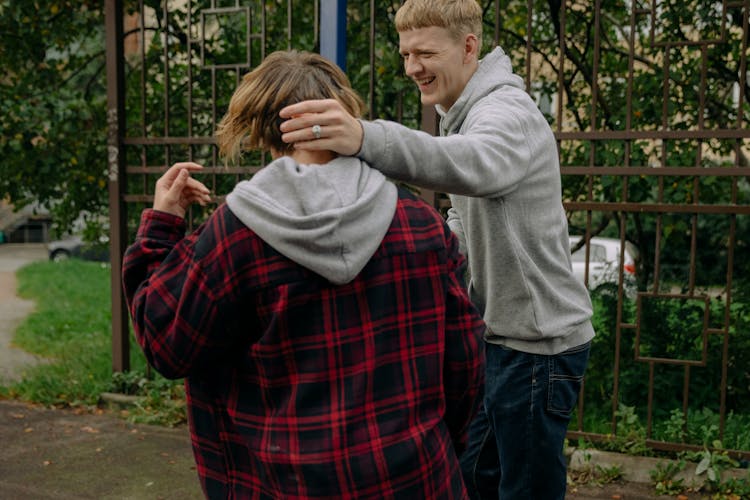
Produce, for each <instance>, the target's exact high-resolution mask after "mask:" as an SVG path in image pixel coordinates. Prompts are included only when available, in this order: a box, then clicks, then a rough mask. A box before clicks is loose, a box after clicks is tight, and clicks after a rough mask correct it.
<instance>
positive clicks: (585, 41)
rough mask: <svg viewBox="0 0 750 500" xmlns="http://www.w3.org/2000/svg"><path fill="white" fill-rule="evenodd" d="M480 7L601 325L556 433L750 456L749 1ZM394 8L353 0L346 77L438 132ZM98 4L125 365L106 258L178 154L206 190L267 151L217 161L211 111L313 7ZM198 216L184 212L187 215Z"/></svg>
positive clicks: (115, 0) (314, 22)
mask: <svg viewBox="0 0 750 500" xmlns="http://www.w3.org/2000/svg"><path fill="white" fill-rule="evenodd" d="M324 3H325V2H324ZM480 3H481V4H482V7H483V8H484V12H485V33H484V46H485V48H490V47H492V46H494V45H497V44H499V45H501V46H502V47H503V48H504V50H505V51H506V52H507V53H508V54H509V55H510V57H511V59H512V60H513V63H514V68H515V69H516V71H517V72H518V73H519V74H521V75H522V76H523V77H524V79H525V82H526V85H527V90H528V91H529V93H530V94H531V95H532V96H533V97H534V98H535V99H536V100H537V103H538V105H539V107H540V109H541V110H542V111H543V112H544V113H545V115H546V116H547V118H548V120H549V122H550V124H551V126H552V128H553V130H554V132H555V134H556V137H557V140H558V145H559V150H560V158H561V165H562V167H561V174H562V178H563V193H562V196H563V201H564V205H565V208H566V210H567V211H568V216H569V221H570V227H571V233H573V234H576V235H579V236H582V238H581V239H580V242H579V243H576V244H575V245H574V248H573V249H574V250H576V249H578V248H579V247H580V252H581V253H582V254H583V255H584V256H585V259H584V260H583V261H584V268H583V271H582V272H583V277H582V279H584V280H585V281H586V283H587V284H589V285H590V287H591V288H592V297H593V300H594V303H595V305H596V314H595V317H594V321H595V325H596V328H597V334H598V335H597V338H596V340H595V343H594V346H593V349H592V361H591V365H590V369H589V372H588V374H587V382H586V386H585V387H584V389H583V391H582V394H581V399H580V402H579V407H578V409H577V411H576V417H575V419H574V420H575V429H571V431H570V433H569V437H570V438H573V439H575V438H586V439H592V440H600V441H607V442H617V441H618V440H621V441H622V440H626V439H629V437H632V435H633V433H635V434H636V435H638V436H639V437H640V438H641V441H643V442H645V443H646V444H647V445H648V446H649V447H651V448H655V449H666V450H690V449H694V450H698V449H702V448H703V447H704V446H708V447H709V448H711V447H712V446H714V444H713V443H712V441H713V440H714V439H716V440H720V441H722V444H723V446H724V447H725V448H728V449H730V450H732V452H733V453H735V454H737V455H740V456H745V457H748V456H750V437H748V435H747V434H748V433H747V432H743V431H742V429H743V428H748V427H750V370H749V369H748V368H747V366H748V365H750V279H748V276H750V263H749V262H748V255H750V254H748V245H750V241H749V239H750V222H749V221H748V215H750V202H749V201H748V200H749V197H750V185H749V184H748V177H750V169H749V167H748V154H749V153H750V130H748V126H747V125H748V117H749V116H750V104H749V100H750V87H749V84H748V68H747V59H748V52H749V49H748V40H749V39H750V31H749V30H748V16H749V15H750V0H735V1H729V0H724V1H708V0H686V1H684V2H681V3H675V2H667V1H662V0H640V1H639V0H613V1H612V2H602V1H601V0H596V1H574V0H567V1H566V0H550V1H547V0H545V1H535V0H528V1H525V0H524V1H521V0H504V1H502V0H482V1H480ZM399 4H400V2H393V1H385V0H369V1H364V0H361V1H356V2H355V1H350V2H349V4H348V9H347V21H348V36H347V40H346V48H347V51H346V54H347V60H346V69H347V73H348V74H349V76H350V79H351V80H352V84H353V85H354V87H355V88H356V89H357V90H358V91H359V92H360V93H361V94H362V95H363V96H364V97H365V98H366V99H365V100H366V102H367V103H368V105H369V115H368V117H369V118H388V119H393V120H397V121H401V122H404V123H406V124H407V125H410V126H413V127H421V128H422V129H424V130H427V131H429V132H432V133H434V132H435V131H436V115H435V112H434V110H432V109H421V107H420V105H419V99H418V95H417V93H416V91H415V89H414V88H413V85H412V84H411V83H410V82H408V81H407V80H406V79H405V77H404V76H403V72H402V70H401V68H400V57H399V55H398V35H397V33H396V32H395V30H394V28H393V25H392V19H393V15H394V13H395V9H396V8H397V7H398V5H399ZM106 16H107V17H106V25H107V54H108V64H107V72H108V103H109V104H108V106H109V108H108V117H109V124H110V136H109V142H108V145H109V193H110V210H111V219H112V224H111V226H112V238H111V249H112V255H113V256H114V259H113V265H112V290H113V292H112V293H113V297H112V298H113V311H112V313H113V368H114V369H115V370H116V371H121V370H127V369H128V368H129V356H130V352H129V331H128V319H127V311H126V309H125V307H124V304H123V297H122V293H121V291H120V290H121V288H120V283H119V277H120V271H121V255H122V253H123V250H124V248H125V246H126V245H127V243H128V242H129V241H130V239H131V238H132V234H133V231H134V228H135V224H136V223H137V216H138V214H139V213H140V210H141V209H142V208H144V207H145V206H147V205H149V204H150V202H151V201H152V190H153V184H154V181H155V180H156V178H158V176H159V175H160V174H161V173H162V172H163V171H164V169H165V168H166V167H167V166H168V165H170V164H171V163H173V162H175V161H183V160H191V161H196V162H199V163H202V164H203V165H205V166H206V169H205V170H204V173H203V174H202V176H201V180H203V181H204V182H205V183H206V184H207V185H209V187H211V188H213V190H214V192H215V193H216V197H215V201H216V202H217V203H220V202H221V201H222V200H223V196H222V194H225V193H227V192H228V191H229V190H230V189H231V186H233V185H234V184H235V183H236V182H237V181H238V180H239V179H241V178H243V177H247V176H250V175H252V174H253V173H254V172H257V170H258V169H260V168H262V167H263V165H265V163H266V162H267V161H268V157H267V156H266V155H264V154H257V155H250V156H248V157H246V158H245V159H244V160H243V163H242V164H241V165H238V166H232V167H226V166H224V165H223V164H222V163H221V162H220V160H219V158H218V157H217V151H216V148H215V146H214V144H213V140H212V134H213V131H214V128H215V125H216V123H217V121H218V120H219V119H220V118H221V116H222V114H223V112H224V110H225V109H226V105H227V103H228V100H229V97H230V96H231V93H232V90H233V89H234V86H235V85H236V84H237V83H238V82H239V79H240V77H241V76H242V74H244V73H245V72H246V71H248V70H249V69H251V68H253V67H254V66H255V65H257V64H258V62H259V61H261V60H262V59H263V57H264V56H265V55H266V54H268V53H269V52H271V51H273V50H277V49H286V48H297V49H303V50H312V51H319V50H320V37H319V33H320V31H319V25H320V19H321V7H320V4H319V2H317V1H312V0H310V1H309V2H299V1H298V2H292V0H228V1H220V0H202V1H201V0H169V1H167V0H164V1H161V2H155V1H150V2H149V1H145V0H140V1H135V0H134V1H130V2H128V1H124V0H107V1H106ZM422 196H423V197H425V198H426V199H428V200H430V201H431V202H432V203H434V204H435V205H436V206H437V207H440V208H444V207H445V205H446V203H447V202H446V200H445V198H444V197H443V196H441V195H439V194H436V193H431V192H426V191H425V192H422ZM210 210H211V209H207V210H204V209H194V210H192V211H191V213H190V214H189V219H190V221H189V222H190V225H191V227H192V226H193V225H195V224H197V223H200V222H201V221H202V220H204V219H205V218H206V217H207V216H208V215H209V213H210ZM594 237H596V238H601V237H608V238H611V239H613V240H615V242H616V243H618V244H619V245H617V246H618V253H617V257H616V258H615V259H614V262H610V263H606V262H603V261H600V260H599V259H600V257H599V256H598V253H597V249H596V240H590V238H594ZM626 241H627V242H628V243H627V244H626ZM587 242H588V243H587ZM631 246H632V247H635V248H637V252H635V254H636V259H635V262H634V265H635V272H634V273H633V274H632V275H631V273H630V271H632V270H633V269H632V268H631V267H630V263H629V262H628V258H629V254H628V253H627V252H626V247H631ZM609 260H612V259H609ZM602 269H606V270H607V272H608V273H609V277H608V278H605V279H604V280H603V281H602V275H601V272H602ZM594 286H598V289H596V290H593V288H594ZM630 287H633V289H632V290H631V289H630ZM701 434H702V436H703V437H701Z"/></svg>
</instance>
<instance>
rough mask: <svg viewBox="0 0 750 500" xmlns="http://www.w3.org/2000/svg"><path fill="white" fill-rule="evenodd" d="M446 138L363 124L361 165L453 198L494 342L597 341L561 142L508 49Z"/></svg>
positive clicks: (473, 285) (464, 101)
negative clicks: (577, 259) (565, 187)
mask: <svg viewBox="0 0 750 500" xmlns="http://www.w3.org/2000/svg"><path fill="white" fill-rule="evenodd" d="M437 111H438V113H439V114H440V117H441V119H440V134H441V137H433V136H431V135H429V134H427V133H425V132H421V131H416V130H411V129H409V128H406V127H404V126H402V125H400V124H398V123H394V122H388V121H383V120H377V121H374V122H368V121H362V127H363V130H364V140H363V144H362V149H361V151H360V152H359V157H360V158H362V159H364V160H365V161H367V162H369V163H370V164H371V165H372V166H373V168H377V169H378V170H380V171H381V172H383V173H384V174H385V175H387V176H388V177H391V178H394V179H398V180H402V181H406V182H410V183H412V184H415V185H417V186H422V187H427V188H430V189H433V190H436V191H441V192H445V193H450V199H451V204H452V209H451V210H450V211H449V214H448V225H449V226H450V228H451V230H452V231H453V232H454V233H455V234H456V236H458V239H459V241H460V242H461V248H462V251H463V252H464V253H465V254H466V255H467V256H468V257H469V259H468V260H469V271H470V281H469V295H470V297H471V299H472V301H473V302H474V303H475V304H476V305H477V307H478V308H479V309H480V311H482V312H483V315H484V320H485V323H487V326H488V334H487V338H486V339H487V341H488V342H491V343H495V344H500V345H505V346H507V347H510V348H512V349H517V350H520V351H524V352H530V353H537V354H557V353H560V352H562V351H565V350H567V349H569V348H572V347H576V346H579V345H581V344H584V343H586V342H588V341H589V340H591V339H592V338H593V336H594V330H593V328H592V326H591V321H590V318H591V314H592V307H591V301H590V299H589V296H588V291H587V290H586V288H585V287H584V285H583V283H581V282H580V280H578V279H577V278H576V277H575V276H574V275H573V272H572V270H571V263H570V247H569V239H568V224H567V219H566V217H565V211H564V209H563V206H562V199H561V192H562V189H561V181H560V165H559V160H558V152H557V144H556V142H555V137H554V135H553V133H552V130H551V129H550V127H549V125H548V124H547V121H546V120H545V118H544V116H543V115H542V114H541V112H539V110H538V109H537V107H536V105H535V104H534V101H533V100H532V99H531V98H530V97H529V95H528V94H527V93H526V91H525V90H524V84H523V80H522V79H521V78H520V77H519V76H518V75H515V74H514V73H513V71H512V69H511V64H510V60H509V59H508V57H507V56H506V55H505V53H504V52H503V51H502V49H500V48H499V47H498V48H496V49H495V50H494V51H492V52H491V53H490V54H488V55H487V56H486V57H485V58H484V59H482V60H481V61H480V64H479V68H478V69H477V71H476V72H475V73H474V75H473V76H472V78H471V79H470V80H469V82H468V84H467V85H466V87H465V88H464V91H463V93H462V94H461V95H460V96H459V98H458V100H457V101H456V103H455V104H454V105H453V106H451V108H450V109H449V110H444V109H441V108H440V107H438V108H437Z"/></svg>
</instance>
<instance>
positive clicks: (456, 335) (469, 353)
mask: <svg viewBox="0 0 750 500" xmlns="http://www.w3.org/2000/svg"><path fill="white" fill-rule="evenodd" d="M446 243H447V249H448V261H447V262H448V273H447V276H446V281H447V284H446V308H445V310H446V312H445V322H446V327H445V332H446V333H445V336H446V340H445V361H444V363H445V368H444V369H445V377H444V380H445V382H444V391H445V401H446V408H445V421H446V423H447V425H448V429H449V431H450V434H451V439H452V440H453V445H454V447H455V449H456V452H457V453H459V454H460V453H461V451H463V449H464V448H465V447H466V439H467V432H468V428H469V423H470V422H471V420H472V419H473V418H474V415H475V413H476V411H477V409H478V408H479V402H480V399H481V398H480V391H481V387H482V384H483V383H484V363H485V360H484V341H483V335H484V330H485V324H484V321H482V318H481V316H480V314H479V312H478V311H477V309H476V308H475V307H474V305H473V304H472V303H471V301H470V300H469V296H468V295H467V292H466V287H465V286H464V282H463V278H462V276H463V273H464V270H465V265H464V264H465V260H464V258H463V256H462V255H461V254H460V253H459V251H458V240H457V239H456V237H455V236H454V235H453V234H451V233H450V231H447V230H446Z"/></svg>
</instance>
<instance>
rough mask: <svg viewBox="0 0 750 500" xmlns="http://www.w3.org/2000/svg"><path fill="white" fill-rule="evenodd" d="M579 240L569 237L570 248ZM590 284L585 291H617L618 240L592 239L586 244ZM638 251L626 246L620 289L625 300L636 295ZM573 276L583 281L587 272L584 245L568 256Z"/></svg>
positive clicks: (577, 237) (579, 239) (627, 242)
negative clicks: (623, 293) (624, 295)
mask: <svg viewBox="0 0 750 500" xmlns="http://www.w3.org/2000/svg"><path fill="white" fill-rule="evenodd" d="M581 238H582V237H581V236H570V248H571V250H572V249H574V248H575V247H576V246H577V245H578V242H579V241H581ZM589 245H590V249H589V280H588V287H589V289H590V290H592V291H599V292H606V291H610V292H611V291H616V290H617V284H618V280H619V275H620V273H619V263H620V240H619V239H616V238H603V237H593V238H591V239H590V240H589ZM638 253H639V252H638V249H637V248H636V247H635V245H633V244H632V243H630V242H629V241H626V242H625V255H624V259H623V273H622V274H623V287H624V291H625V294H626V296H628V297H630V298H633V297H635V294H636V292H637V283H636V274H635V272H636V265H635V263H636V260H637V259H638ZM571 261H572V264H573V273H574V274H575V275H576V276H578V277H579V278H580V279H581V281H584V275H585V272H586V245H585V244H584V245H582V246H581V248H579V249H578V250H576V251H574V252H573V253H572V254H571Z"/></svg>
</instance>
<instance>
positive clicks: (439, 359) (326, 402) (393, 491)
mask: <svg viewBox="0 0 750 500" xmlns="http://www.w3.org/2000/svg"><path fill="white" fill-rule="evenodd" d="M184 232H185V223H184V221H183V220H182V219H180V218H177V217H173V216H171V215H168V214H165V213H160V212H156V211H153V210H146V211H144V213H143V215H142V219H141V226H140V228H139V231H138V236H137V239H136V241H135V243H134V244H133V245H132V246H131V247H130V248H129V249H128V251H127V252H126V255H125V262H124V269H123V283H124V288H125V293H126V296H127V301H128V306H129V309H130V312H131V315H132V318H133V326H134V328H135V334H136V338H137V340H138V343H139V344H140V345H141V347H142V348H143V351H144V353H145V355H146V357H147V358H148V361H149V362H150V363H151V364H152V365H153V366H154V367H155V368H156V369H157V370H158V371H159V372H161V373H162V374H163V375H165V376H166V377H170V378H180V377H185V378H186V381H185V382H186V389H187V396H188V402H187V403H188V415H189V420H190V429H191V435H192V441H193V449H194V452H195V458H196V463H197V468H198V474H199V476H200V478H201V482H202V485H203V488H204V492H205V493H206V496H207V497H209V498H221V499H225V498H285V499H286V498H332V499H333V498H336V499H340V498H377V499H387V498H408V499H410V500H417V499H423V498H464V497H465V490H464V486H463V482H462V479H461V475H460V471H459V468H458V461H457V459H456V450H457V449H460V448H461V447H463V445H464V442H465V437H466V429H467V427H468V424H469V421H470V420H471V417H472V416H473V415H474V412H475V409H476V404H477V397H478V393H479V390H480V385H481V383H482V380H483V363H484V350H483V344H482V333H483V330H484V324H483V322H482V320H481V318H480V316H479V314H478V312H477V311H476V309H475V308H474V307H473V305H472V304H471V303H470V302H469V299H468V297H467V295H466V292H465V290H464V287H463V283H462V282H461V277H460V274H461V272H462V268H463V258H462V257H461V255H460V254H459V253H458V245H457V240H456V238H455V237H454V236H453V235H452V234H451V233H450V231H449V229H448V228H447V226H446V225H445V224H444V222H443V220H442V219H441V217H440V216H439V214H438V213H437V212H436V211H435V210H433V209H432V208H431V207H429V206H427V205H426V204H425V203H423V202H422V201H421V200H419V199H417V198H415V197H414V196H412V195H411V194H409V193H408V192H406V191H403V190H401V191H400V194H399V202H398V206H397V210H396V214H395V216H394V218H393V222H392V224H391V227H390V229H389V231H388V234H387V235H386V237H385V238H384V240H383V242H382V244H381V246H380V248H379V249H378V250H377V252H376V253H375V255H374V256H373V257H372V259H371V260H370V262H369V263H368V264H367V266H366V267H365V268H364V269H363V270H362V272H361V273H360V274H359V275H358V276H357V277H356V278H355V279H354V280H353V281H352V282H350V283H348V284H346V285H341V286H334V285H332V284H331V283H329V282H328V281H327V280H325V279H324V278H322V277H320V276H319V275H317V274H314V273H313V272H312V271H309V270H308V269H306V268H304V267H301V266H299V265H297V264H295V263H294V262H292V261H290V260H289V259H287V258H285V257H284V256H282V255H280V254H279V253H278V252H276V251H275V250H274V249H273V248H271V247H270V246H268V245H267V244H266V243H264V242H263V241H262V240H261V239H260V238H259V237H258V236H257V235H255V233H253V232H252V231H251V230H250V229H248V228H247V227H246V226H244V225H243V224H242V223H241V222H240V221H239V220H238V219H237V218H236V217H235V216H234V215H233V214H232V213H231V211H229V210H228V208H227V207H226V205H223V206H221V207H219V208H218V209H217V211H216V212H215V213H214V214H213V215H212V216H211V218H210V219H209V220H208V221H207V222H206V223H205V224H204V225H202V226H201V227H200V228H198V229H197V230H196V231H195V232H193V233H192V234H190V235H188V236H187V237H183V235H184Z"/></svg>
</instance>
